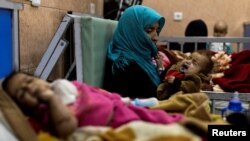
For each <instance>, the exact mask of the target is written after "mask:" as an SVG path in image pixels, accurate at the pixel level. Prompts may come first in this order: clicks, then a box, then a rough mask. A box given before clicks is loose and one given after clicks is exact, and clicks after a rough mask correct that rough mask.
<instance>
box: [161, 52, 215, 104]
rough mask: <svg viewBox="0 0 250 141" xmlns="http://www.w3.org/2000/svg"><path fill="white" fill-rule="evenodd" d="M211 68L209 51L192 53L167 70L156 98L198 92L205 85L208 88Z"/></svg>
mask: <svg viewBox="0 0 250 141" xmlns="http://www.w3.org/2000/svg"><path fill="white" fill-rule="evenodd" d="M213 66H214V64H213V61H212V60H211V52H210V51H206V50H200V51H196V52H193V53H192V54H191V55H190V57H189V58H185V59H183V60H182V61H180V62H177V63H176V64H174V65H172V67H171V68H170V69H169V70H168V72H167V73H166V76H165V80H164V81H163V82H162V83H161V84H160V85H159V86H158V89H157V98H158V99H160V100H164V99H168V98H169V97H170V96H172V95H173V94H174V93H176V92H178V91H182V92H183V93H194V92H200V90H201V89H203V88H204V86H205V84H207V86H209V81H210V77H209V76H208V74H209V73H210V72H211V71H212V69H213ZM206 89H207V88H206Z"/></svg>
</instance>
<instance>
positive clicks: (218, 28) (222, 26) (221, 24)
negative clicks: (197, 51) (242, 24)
mask: <svg viewBox="0 0 250 141" xmlns="http://www.w3.org/2000/svg"><path fill="white" fill-rule="evenodd" d="M227 28H228V26H227V23H226V22H225V21H222V20H221V21H218V22H216V23H215V25H214V32H222V31H224V32H227Z"/></svg>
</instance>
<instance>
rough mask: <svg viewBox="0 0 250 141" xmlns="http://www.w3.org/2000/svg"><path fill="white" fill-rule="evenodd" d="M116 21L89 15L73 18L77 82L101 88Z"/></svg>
mask: <svg viewBox="0 0 250 141" xmlns="http://www.w3.org/2000/svg"><path fill="white" fill-rule="evenodd" d="M116 25H117V21H115V20H109V19H103V18H98V17H93V16H89V15H83V16H78V17H75V18H74V35H75V37H74V39H75V59H76V73H77V80H78V81H81V82H86V83H88V84H90V85H93V86H97V87H102V82H103V77H104V65H105V60H106V59H105V58H106V51H107V47H108V44H109V42H110V40H111V39H112V36H113V32H114V30H115V28H116Z"/></svg>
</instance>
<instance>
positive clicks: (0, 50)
mask: <svg viewBox="0 0 250 141" xmlns="http://www.w3.org/2000/svg"><path fill="white" fill-rule="evenodd" d="M11 27H12V10H8V9H1V8H0V79H1V78H3V77H5V76H6V75H8V74H9V73H10V72H11V71H12V63H13V62H12V28H11Z"/></svg>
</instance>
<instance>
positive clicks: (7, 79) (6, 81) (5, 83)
mask: <svg viewBox="0 0 250 141" xmlns="http://www.w3.org/2000/svg"><path fill="white" fill-rule="evenodd" d="M19 73H24V74H27V75H30V74H28V73H25V72H17V71H13V72H12V73H10V74H9V75H8V76H7V77H5V78H4V80H3V82H2V88H3V90H4V91H5V92H6V94H8V93H9V91H8V86H9V85H10V80H11V79H12V78H13V77H14V76H15V75H17V74H19ZM8 95H9V94H8ZM10 97H11V96H10ZM11 99H12V100H13V101H14V102H15V103H16V104H17V106H18V107H19V108H20V109H21V110H22V112H23V113H24V114H25V115H30V114H31V111H30V110H29V109H26V108H24V107H23V105H22V104H20V103H19V101H18V100H16V99H15V98H13V97H11Z"/></svg>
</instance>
